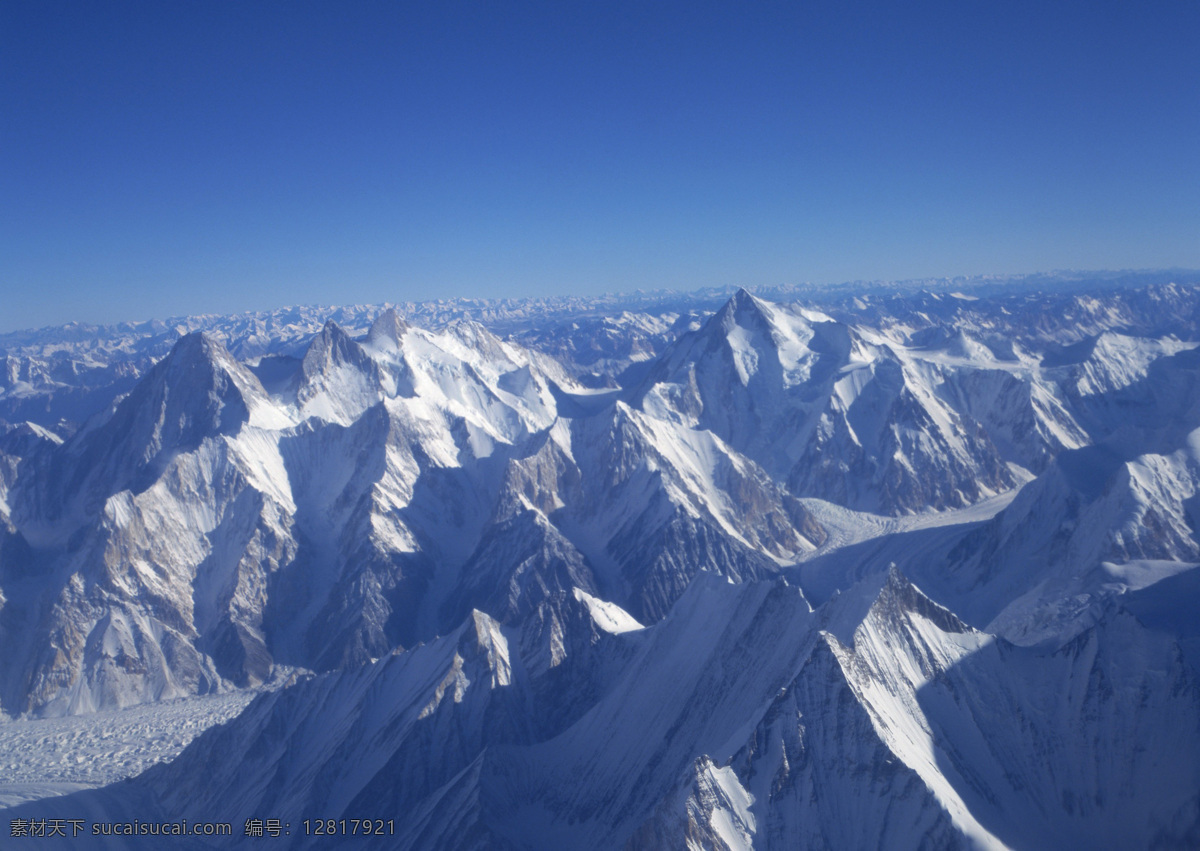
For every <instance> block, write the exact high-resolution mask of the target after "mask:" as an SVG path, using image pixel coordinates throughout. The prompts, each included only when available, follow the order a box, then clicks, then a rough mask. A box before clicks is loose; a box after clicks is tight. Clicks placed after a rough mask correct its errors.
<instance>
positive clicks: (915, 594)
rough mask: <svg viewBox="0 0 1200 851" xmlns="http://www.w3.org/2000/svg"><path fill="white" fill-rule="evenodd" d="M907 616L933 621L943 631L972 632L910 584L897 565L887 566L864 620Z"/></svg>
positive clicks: (956, 617)
mask: <svg viewBox="0 0 1200 851" xmlns="http://www.w3.org/2000/svg"><path fill="white" fill-rule="evenodd" d="M907 615H919V616H920V617H922V618H924V619H925V620H928V621H930V622H932V623H933V624H934V625H936V626H937V627H938V628H939V629H941V630H942V631H943V632H948V633H965V632H973V631H974V630H972V629H971V627H969V626H967V625H966V624H965V623H963V622H962V621H961V620H959V618H958V616H957V615H955V614H954V613H953V612H952V611H950V610H949V609H947V608H946V607H945V606H942V605H939V604H938V603H935V602H934V601H933V600H931V599H930V598H929V597H927V596H926V595H925V592H923V591H922V590H921V589H920V588H918V587H917V586H916V585H914V584H913V583H912V581H911V580H910V579H909V578H908V577H907V576H905V575H904V574H903V573H902V572H901V571H900V569H899V568H898V567H896V565H894V564H893V565H890V566H889V567H888V571H887V578H886V579H885V580H884V582H883V586H882V587H881V588H880V590H879V594H878V596H877V597H876V598H875V602H874V603H873V604H872V605H871V608H870V610H869V611H868V612H867V616H866V618H864V621H868V620H871V619H872V618H877V619H879V618H881V619H884V620H887V621H894V620H896V619H897V618H899V617H904V616H907Z"/></svg>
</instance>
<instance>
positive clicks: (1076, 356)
mask: <svg viewBox="0 0 1200 851" xmlns="http://www.w3.org/2000/svg"><path fill="white" fill-rule="evenodd" d="M1198 293H1200V290H1194V291H1193V290H1186V289H1181V288H1168V287H1162V288H1157V289H1155V290H1149V291H1143V292H1140V293H1115V294H1099V295H1096V294H1081V293H1078V292H1072V293H1067V294H1062V293H1050V294H1044V295H1039V296H1031V295H1029V294H1017V295H1009V294H1004V295H1002V296H1000V297H997V298H985V297H976V295H982V294H981V293H978V292H976V293H975V295H971V294H970V293H965V292H964V293H959V294H957V295H956V294H953V293H928V292H927V293H912V292H895V293H888V292H886V291H881V292H874V293H862V294H857V295H855V296H854V299H852V300H849V301H848V300H844V299H842V300H839V299H840V297H839V298H832V297H831V298H829V299H827V300H826V301H825V302H823V304H821V305H816V304H809V305H803V306H802V305H790V306H784V305H777V304H772V303H769V302H766V301H764V300H762V299H758V298H755V297H753V296H750V295H749V294H747V293H739V294H737V295H735V297H734V298H732V299H731V300H728V301H727V303H725V304H724V306H723V307H719V305H718V304H717V302H716V299H715V297H713V300H712V302H711V304H712V306H713V307H719V309H718V310H717V312H716V313H715V314H714V315H711V316H702V315H701V314H699V313H696V312H695V311H694V309H693V308H694V304H693V307H688V306H687V304H676V303H672V304H670V305H665V304H664V305H660V306H659V307H657V308H656V311H657V312H656V313H654V314H641V315H637V314H633V313H625V314H621V313H620V312H619V311H617V312H614V313H613V314H612V315H611V316H609V317H604V316H602V315H599V314H597V313H595V312H594V311H595V310H596V309H597V304H598V302H589V303H587V304H586V305H585V304H584V303H582V302H581V303H580V304H579V305H576V307H574V308H572V310H576V311H577V312H575V313H572V312H571V311H569V310H568V311H566V312H565V313H562V312H560V313H555V314H554V315H555V316H556V317H558V319H561V320H562V323H561V324H559V325H558V326H556V327H557V328H558V329H559V331H560V332H561V333H559V332H558V331H556V332H552V331H545V332H544V333H542V332H539V331H538V330H537V329H532V328H531V327H530V325H529V324H528V323H529V322H530V319H529V317H530V316H531V315H533V313H532V312H525V313H521V311H523V310H525V309H526V308H527V307H529V306H528V305H525V306H524V307H522V306H520V305H510V306H508V307H506V308H504V310H503V311H501V310H499V309H498V308H497V312H495V313H493V314H491V319H490V320H489V321H491V322H493V323H496V322H499V321H500V320H499V319H497V317H500V316H503V321H504V322H506V323H510V324H507V325H503V326H497V325H495V324H493V326H492V328H491V329H490V330H489V328H485V327H484V326H482V325H479V324H475V323H474V322H471V321H465V320H464V317H463V316H462V313H463V310H462V309H460V308H461V305H457V304H451V303H447V304H445V305H443V306H441V307H437V308H434V307H430V308H429V311H430V312H429V313H427V314H425V315H428V316H434V315H436V316H437V317H438V322H437V323H436V325H435V326H434V327H430V328H423V327H420V324H421V323H419V322H416V321H414V319H413V317H414V315H418V314H415V313H414V312H412V311H407V312H406V311H384V312H382V313H380V312H379V311H378V310H377V309H366V308H355V309H348V310H347V311H346V312H344V313H343V314H338V315H336V316H333V315H331V314H330V312H329V311H307V310H306V311H300V312H299V313H297V314H296V315H295V316H294V317H290V318H288V319H287V321H286V322H284V321H283V319H282V318H281V319H280V322H282V324H281V325H278V326H272V325H271V324H270V322H269V321H267V319H266V318H264V317H261V316H260V317H241V318H225V319H221V318H210V319H208V320H205V322H206V323H207V325H206V326H205V327H211V328H214V329H217V333H215V334H208V335H205V334H192V335H190V336H189V335H184V336H183V337H182V339H179V340H178V341H177V342H176V343H175V344H174V345H173V347H172V348H171V349H170V350H169V351H167V350H166V349H165V348H162V349H161V350H160V349H156V348H155V347H156V346H162V345H163V343H164V341H165V340H166V339H167V335H168V334H169V335H171V336H172V338H173V337H174V336H178V335H179V333H180V332H181V331H185V330H187V327H184V326H181V327H180V328H179V329H175V330H174V331H168V330H167V329H163V330H161V332H156V333H158V336H152V337H147V338H145V339H147V340H151V339H152V340H153V342H152V343H146V347H145V348H144V349H137V350H136V351H135V349H136V347H133V348H131V349H130V350H129V352H128V354H129V359H126V360H121V361H120V362H121V363H125V364H131V363H133V362H134V361H133V358H134V356H135V355H137V356H138V357H144V359H145V363H144V364H143V365H142V366H140V367H138V368H137V375H140V376H141V377H140V379H139V380H138V381H137V382H136V383H132V382H131V385H130V386H129V387H128V388H127V389H128V393H127V394H126V395H124V396H121V397H119V398H118V395H117V393H116V392H113V393H112V395H111V396H110V397H109V399H108V400H107V401H106V402H105V403H104V404H105V405H106V406H107V407H105V409H104V410H103V411H101V412H100V413H99V414H98V415H97V416H95V417H94V418H93V419H91V420H90V421H88V422H87V423H85V424H84V425H82V426H79V425H78V424H77V423H59V422H58V421H57V420H54V421H51V422H48V423H41V424H34V423H26V424H21V425H15V426H10V425H7V424H0V644H2V645H3V646H4V648H5V654H4V655H3V656H2V657H0V702H2V703H3V706H4V709H5V710H6V711H7V712H9V713H13V714H19V713H30V714H42V715H58V714H72V713H88V712H92V711H93V710H108V709H115V708H117V707H128V706H130V705H133V704H139V703H148V702H153V701H157V700H162V699H164V698H171V697H179V696H187V695H194V694H209V693H213V692H217V693H220V692H228V691H232V690H234V689H239V688H244V687H253V686H256V685H258V684H261V683H264V682H265V683H271V684H278V683H280V682H281V681H282V680H283V679H284V678H286V677H288V676H289V675H290V674H291V673H292V671H293V670H294V669H295V668H301V669H311V670H317V671H321V672H325V673H322V674H319V675H316V676H313V677H307V676H301V677H298V678H295V681H294V682H293V684H292V685H291V686H290V687H288V688H285V689H283V690H282V691H280V692H278V693H277V694H273V695H270V696H266V697H263V698H261V699H260V700H258V701H257V702H255V703H254V704H253V705H252V706H251V707H249V709H248V710H247V711H246V712H245V713H244V714H243V715H242V716H241V717H240V718H239V719H237V720H235V721H233V722H232V723H230V724H229V725H227V726H225V727H222V728H221V729H220V730H215V731H212V732H211V733H209V734H208V735H206V736H205V737H202V738H201V739H200V740H198V741H197V742H195V743H194V744H193V746H192V747H191V748H190V749H189V750H188V751H187V752H186V753H185V754H184V755H182V756H181V758H180V759H179V760H178V761H177V762H175V763H174V764H173V765H171V766H167V767H162V768H159V769H156V770H155V771H154V772H152V773H151V774H149V775H147V776H146V777H145V778H144V779H143V780H142V781H139V782H137V783H134V784H130V785H122V786H115V787H110V788H106V789H103V790H98V791H96V792H94V793H80V795H79V796H77V797H75V798H73V799H70V800H69V801H60V802H58V803H57V804H56V806H63V807H66V806H68V804H70V805H71V806H74V805H75V804H78V805H79V806H80V807H81V808H85V809H86V811H87V812H93V813H107V814H109V815H117V814H121V813H125V814H132V813H135V812H144V813H146V814H150V813H155V814H158V815H161V816H162V817H164V818H166V817H176V816H178V817H188V818H191V819H197V818H207V817H208V815H207V814H209V813H211V812H215V811H221V812H222V813H223V814H224V813H226V812H228V813H233V814H234V815H235V816H236V818H239V819H240V818H246V817H251V816H261V815H262V814H264V813H267V812H270V813H271V814H272V816H274V815H281V816H282V817H286V818H290V819H293V820H296V819H302V818H304V817H311V816H312V814H313V813H315V812H320V813H322V815H328V816H330V817H337V816H341V815H345V816H346V817H347V818H355V817H361V815H362V814H363V813H368V812H369V813H378V812H386V813H395V812H403V813H405V814H406V817H405V824H404V826H403V828H402V829H399V834H400V835H397V836H395V837H391V836H389V837H387V838H386V840H385V839H380V840H379V842H378V843H377V844H376V846H375V847H389V848H390V847H400V848H432V847H438V848H445V847H461V848H481V849H482V848H496V847H500V848H504V847H514V848H517V847H520V848H528V847H538V848H541V847H554V848H567V849H571V848H581V849H582V848H589V849H590V848H613V847H617V848H619V847H631V848H651V847H689V848H708V847H713V848H719V847H725V848H739V847H744V848H752V847H757V848H793V847H843V846H844V847H861V846H880V845H889V844H900V845H912V846H918V845H921V844H923V843H924V844H934V845H937V846H938V847H950V848H956V847H963V848H967V847H988V848H990V847H997V848H999V847H1020V848H1026V847H1028V848H1042V847H1046V848H1049V847H1076V846H1078V847H1094V846H1097V845H1103V844H1105V843H1106V842H1107V841H1109V840H1110V839H1111V840H1112V841H1113V842H1116V843H1118V844H1120V845H1121V846H1123V847H1152V846H1154V845H1155V844H1156V843H1157V844H1158V845H1161V846H1164V847H1191V846H1194V845H1196V844H1197V841H1200V832H1198V831H1200V828H1198V825H1200V821H1198V819H1197V813H1200V777H1198V776H1197V770H1196V768H1195V766H1196V765H1198V764H1200V758H1198V757H1200V754H1198V753H1197V749H1198V746H1197V731H1198V730H1200V709H1198V706H1200V700H1198V699H1197V685H1196V671H1195V669H1194V666H1195V664H1196V659H1198V658H1200V656H1198V655H1197V654H1196V647H1197V646H1200V644H1197V639H1196V630H1195V628H1194V625H1193V624H1192V621H1193V620H1194V618H1192V617H1191V615H1190V613H1191V612H1192V610H1193V609H1194V603H1195V599H1196V595H1195V587H1194V586H1195V584H1196V580H1195V574H1197V569H1196V565H1198V564H1200V544H1197V538H1196V535H1195V529H1196V528H1197V526H1196V524H1197V514H1196V504H1197V497H1196V494H1197V491H1198V490H1200V484H1198V482H1200V480H1198V478H1197V475H1198V473H1200V430H1198V429H1200V401H1198V400H1200V348H1197V347H1196V346H1195V345H1194V341H1195V340H1197V339H1200V333H1197V332H1196V331H1195V320H1196V318H1197V317H1200V310H1198V308H1200V295H1198ZM710 295H711V294H710ZM706 304H707V303H706ZM1047 305H1050V306H1051V307H1052V308H1053V310H1054V311H1060V312H1061V315H1059V313H1057V312H1056V313H1054V315H1052V316H1044V315H1043V314H1045V312H1046V310H1047V309H1048V308H1047ZM493 307H494V306H493ZM547 310H549V308H547ZM554 310H558V308H554ZM1189 311H1190V312H1189ZM552 312H553V311H552ZM1039 316H1041V319H1038V317H1039ZM1189 317H1191V318H1189ZM330 318H333V319H335V320H336V321H334V322H330V321H328V320H329V319H330ZM485 318H486V317H485ZM702 320H703V321H702ZM272 321H274V320H272ZM556 321H558V320H556ZM1071 322H1077V323H1078V325H1077V327H1076V326H1072V325H1071ZM571 323H577V326H578V327H577V328H575V329H574V331H577V332H578V333H579V334H581V335H582V336H580V337H578V338H575V337H571V336H570V334H571V333H573V332H572V331H571ZM1189 323H1191V324H1190V325H1189ZM188 327H190V326H188ZM496 327H504V328H507V329H508V330H510V331H512V332H514V333H515V334H516V335H517V336H516V337H515V338H509V339H502V338H501V337H500V336H497V334H496V331H495V329H496ZM300 329H303V331H301V330H300ZM1189 329H1190V330H1189ZM514 339H520V340H523V341H524V342H525V343H528V344H529V345H530V346H540V347H542V352H538V351H535V350H534V349H532V348H526V347H524V346H523V345H519V344H517V343H516V342H514ZM29 345H33V344H32V343H30V344H29ZM44 345H45V346H51V345H52V344H51V343H45V344H44ZM53 345H61V346H63V347H65V348H64V349H63V351H64V352H66V351H67V350H68V349H69V357H70V358H72V359H78V358H80V357H82V356H83V354H82V353H83V352H84V351H85V348H86V343H85V342H83V341H81V340H66V339H65V338H64V339H63V340H62V341H60V342H59V343H56V344H53ZM96 345H97V351H96V352H95V358H96V362H97V364H98V365H99V366H98V367H97V368H102V369H110V368H111V367H112V366H113V364H115V363H117V362H118V361H117V360H114V358H116V357H117V355H116V354H115V351H116V349H117V348H119V346H120V345H123V344H117V343H113V342H111V341H109V342H102V343H97V344H96ZM556 347H557V348H556ZM559 350H561V351H562V352H565V353H566V355H567V362H566V363H565V364H559V363H557V362H556V361H554V360H553V359H552V358H550V357H549V356H547V355H546V354H545V352H548V351H549V352H553V351H559ZM139 352H140V354H139ZM589 353H591V354H589ZM593 355H594V357H593ZM159 356H161V359H160V360H159V361H158V363H157V365H152V362H153V361H154V359H155V358H156V357H159ZM8 357H10V358H11V360H10V361H8V362H7V364H8V366H9V367H11V369H10V373H11V375H10V378H11V381H10V384H8V385H4V388H8V389H12V388H14V387H16V384H13V383H12V382H17V383H20V382H21V381H24V382H26V386H27V387H28V388H29V393H30V394H31V395H30V396H29V397H28V398H31V399H32V398H36V399H39V400H42V401H43V402H45V401H46V400H47V399H53V398H56V397H54V393H57V392H58V391H57V390H55V391H52V392H51V391H49V390H47V391H46V392H47V393H50V395H48V396H47V395H39V394H42V389H45V388H47V387H50V384H48V383H46V382H48V381H50V380H51V379H50V378H47V377H46V376H47V375H49V373H45V372H39V370H42V367H41V366H37V365H35V363H34V361H35V360H38V359H40V360H39V363H40V362H42V361H46V362H48V360H47V359H48V358H49V357H50V355H49V354H48V353H47V352H46V351H39V352H34V351H33V350H32V349H29V350H23V352H21V353H18V354H10V355H8ZM589 358H590V359H589ZM71 362H75V361H73V360H72V361H71ZM69 374H70V370H69V369H67V370H66V371H65V372H64V371H62V370H60V371H59V372H55V373H54V375H55V376H56V377H54V378H53V381H55V382H60V383H62V386H64V387H66V386H71V385H70V381H69V380H68V379H69ZM85 374H86V376H90V377H85ZM79 375H80V378H79V384H78V386H79V387H80V388H84V389H85V390H86V392H89V393H90V392H92V391H93V390H94V389H95V388H96V387H99V386H100V384H98V383H96V382H99V381H100V379H96V381H93V379H94V378H95V376H96V375H97V373H92V372H87V371H86V370H84V371H81V372H80V373H79ZM64 376H68V377H67V378H64ZM106 380H107V379H106ZM39 382H40V383H39ZM89 382H92V383H89ZM56 386H57V385H56ZM105 386H106V387H107V386H108V385H105ZM38 388H42V389H38ZM87 388H92V390H87ZM5 392H7V390H5ZM21 392H25V391H24V390H22V391H21ZM14 398H15V397H12V396H11V394H10V396H4V397H3V398H0V411H11V410H18V409H19V410H26V409H27V408H28V405H27V404H26V403H25V402H22V403H20V404H21V405H26V407H20V406H17V407H12V405H16V404H17V403H16V402H14V401H13V399H14ZM97 398H98V397H97ZM110 402H111V404H110ZM10 403H11V404H10ZM6 406H8V407H6ZM1018 486H1020V487H1018ZM889 565H892V568H891V569H889ZM793 577H795V578H797V579H798V580H800V581H802V582H803V587H804V589H805V593H801V592H800V591H799V590H798V589H797V588H796V587H795V586H794V585H790V584H789V582H790V581H791V579H792V578H793ZM906 577H912V578H913V579H914V580H915V581H916V582H917V583H918V584H919V585H920V589H921V590H918V588H917V587H916V586H914V585H913V584H912V583H911V582H909V581H908V579H907V578H906ZM809 592H811V593H809ZM806 594H808V596H807V597H806ZM927 594H928V596H926V595H927ZM935 600H936V602H934V601H935ZM810 601H811V602H812V603H813V604H816V603H819V604H820V605H818V607H817V609H816V610H815V611H814V610H813V609H812V606H811V605H810ZM1130 612H1133V613H1136V617H1133V616H1132V615H1131V614H1130ZM968 624H969V626H968ZM405 648H409V649H405ZM301 673H302V674H303V673H306V672H301ZM97 717H100V716H97ZM55 723H57V722H55ZM62 723H64V724H65V723H67V722H66V721H64V722H62ZM97 723H100V722H97ZM97 729H99V728H97ZM114 776H115V775H114ZM159 788H166V789H167V791H166V792H165V793H163V794H159V792H157V791H156V790H157V789H159ZM30 808H33V809H30ZM35 812H37V809H36V804H28V805H27V806H26V808H25V809H22V810H20V811H19V812H14V813H12V814H13V815H15V816H20V815H21V813H35ZM1014 813H1017V814H1021V819H1020V822H1019V823H1017V822H1015V821H1014V819H1015V818H1016V817H1015V816H1014ZM43 814H45V813H43ZM397 827H398V828H399V827H400V826H399V824H398V825H397ZM247 841H249V840H247ZM298 842H300V843H301V844H302V840H298ZM364 844H366V845H370V844H371V843H370V841H367V842H365V843H364Z"/></svg>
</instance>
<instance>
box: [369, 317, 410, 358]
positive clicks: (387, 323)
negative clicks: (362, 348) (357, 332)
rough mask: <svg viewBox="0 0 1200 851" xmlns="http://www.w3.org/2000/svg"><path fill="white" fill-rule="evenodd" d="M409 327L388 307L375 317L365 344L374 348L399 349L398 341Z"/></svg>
mask: <svg viewBox="0 0 1200 851" xmlns="http://www.w3.org/2000/svg"><path fill="white" fill-rule="evenodd" d="M408 329H409V325H408V323H407V322H405V321H404V319H403V318H402V317H401V316H400V314H399V313H397V312H396V309H395V308H394V307H390V308H388V309H387V310H385V311H384V312H383V313H381V314H379V316H378V317H376V319H375V321H374V322H372V323H371V330H370V331H368V332H367V344H368V345H371V346H374V347H376V348H399V347H400V340H401V339H402V338H403V337H404V334H405V333H406V332H407V331H408Z"/></svg>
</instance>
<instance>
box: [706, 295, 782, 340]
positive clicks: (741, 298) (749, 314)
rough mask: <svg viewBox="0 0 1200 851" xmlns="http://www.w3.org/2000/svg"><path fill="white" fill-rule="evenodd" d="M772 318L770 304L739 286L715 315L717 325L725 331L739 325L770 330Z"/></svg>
mask: <svg viewBox="0 0 1200 851" xmlns="http://www.w3.org/2000/svg"><path fill="white" fill-rule="evenodd" d="M772 320H773V312H772V310H771V307H770V305H769V304H768V303H767V302H765V301H763V300H762V299H760V298H757V297H755V296H753V295H751V294H750V293H749V292H748V291H747V290H745V289H744V288H739V289H738V291H737V292H736V293H734V294H733V295H732V296H731V297H730V299H729V301H727V302H725V304H724V306H722V307H721V309H720V310H718V311H717V314H716V316H714V317H713V322H714V323H715V326H716V327H718V328H720V329H722V331H724V332H725V333H728V332H729V331H732V330H733V328H734V327H737V326H741V327H743V328H758V329H762V330H768V329H770V327H771V324H772Z"/></svg>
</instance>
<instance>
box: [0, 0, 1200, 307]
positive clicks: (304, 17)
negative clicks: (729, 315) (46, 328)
mask: <svg viewBox="0 0 1200 851" xmlns="http://www.w3.org/2000/svg"><path fill="white" fill-rule="evenodd" d="M1173 266H1185V267H1192V268H1195V267H1200V3H1197V2H1195V0H1167V2H1149V3H1143V4H1135V3H1129V2H1121V3H1105V2H1086V3H1085V2H1079V3H1074V2H1053V0H1041V2H1036V3H1027V2H989V3H983V2H971V0H958V2H946V3H878V4H860V5H856V4H853V3H845V2H818V3H809V2H795V3H780V4H776V3H756V2H742V3H719V4H718V3H690V4H682V3H680V4H675V3H668V2H635V3H584V2H573V0H555V2H546V3H518V2H514V3H508V2H491V3H460V2H454V1H453V0H443V2H437V3H422V4H416V3H402V2H388V3H375V2H327V3H317V2H304V1H303V0H288V2H269V0H262V2H259V0H254V1H253V2H221V0H205V2H201V0H177V2H162V0H156V2H146V3H122V2H103V3H101V2H95V3H90V2H89V3H82V2H75V1H74V0H72V2H61V1H60V0H29V1H28V2H27V0H5V2H4V3H2V4H0V330H9V329H14V328H22V327H30V326H35V325H43V324H49V323H60V322H65V321H69V320H82V321H113V320H117V319H143V318H149V317H163V316H169V315H177V314H183V313H199V312H228V311H235V310H245V309H258V308H269V307H277V306H282V305H286V304H295V303H326V304H329V303H346V302H379V301H385V300H386V301H400V300H408V299H426V298H435V297H439V296H452V295H469V296H489V295H498V296H519V295H542V294H551V293H597V292H604V291H626V290H632V289H635V288H645V289H651V288H659V287H680V288H693V287H699V286H709V285H728V284H747V285H755V284H781V283H794V282H801V281H815V282H822V281H824V282H836V281H844V280H854V279H878V278H909V277H924V276H944V275H957V274H983V273H1014V272H1032V271H1046V270H1050V269H1061V268H1084V269H1121V268H1157V267H1173Z"/></svg>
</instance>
